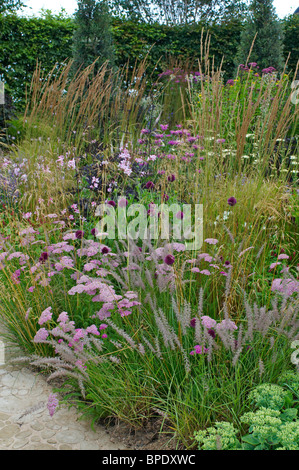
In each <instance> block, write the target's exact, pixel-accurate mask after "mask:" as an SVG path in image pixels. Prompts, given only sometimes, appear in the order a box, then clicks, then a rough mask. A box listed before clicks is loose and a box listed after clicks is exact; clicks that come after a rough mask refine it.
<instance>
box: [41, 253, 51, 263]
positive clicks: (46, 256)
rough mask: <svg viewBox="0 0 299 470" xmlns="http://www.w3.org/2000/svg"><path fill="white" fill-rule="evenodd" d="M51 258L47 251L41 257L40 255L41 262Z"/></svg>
mask: <svg viewBox="0 0 299 470" xmlns="http://www.w3.org/2000/svg"><path fill="white" fill-rule="evenodd" d="M48 258H49V255H48V253H47V252H46V251H44V252H43V253H42V254H41V255H40V257H39V261H40V263H44V262H45V261H47V259H48Z"/></svg>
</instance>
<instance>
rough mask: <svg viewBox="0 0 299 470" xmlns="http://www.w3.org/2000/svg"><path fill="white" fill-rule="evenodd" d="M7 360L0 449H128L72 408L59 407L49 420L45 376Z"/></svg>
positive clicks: (0, 378) (0, 374)
mask: <svg viewBox="0 0 299 470" xmlns="http://www.w3.org/2000/svg"><path fill="white" fill-rule="evenodd" d="M0 340H2V341H3V337H1V335H0ZM5 352H6V356H9V357H11V356H12V355H13V354H7V351H6V350H5ZM9 357H6V358H5V363H4V364H2V365H1V364H0V450H118V449H120V450H125V449H128V448H127V447H126V446H125V445H124V444H123V443H119V442H116V441H115V440H114V439H113V438H112V437H110V435H109V433H108V431H107V430H106V429H105V428H104V427H103V426H96V427H95V429H96V431H93V430H92V429H91V427H90V423H89V422H87V421H83V420H81V419H80V420H79V417H78V414H77V412H76V409H75V408H71V409H69V408H68V407H67V406H63V405H62V406H59V408H58V409H57V410H56V412H55V413H54V415H53V416H52V417H51V416H50V415H49V411H48V408H47V403H48V397H49V395H50V393H53V392H52V388H51V386H50V385H49V384H48V383H47V381H46V379H45V377H43V376H42V375H39V374H38V373H35V372H33V371H32V370H31V369H29V368H27V367H23V366H20V365H16V364H10V363H9Z"/></svg>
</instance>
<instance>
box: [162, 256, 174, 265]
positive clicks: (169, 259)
mask: <svg viewBox="0 0 299 470" xmlns="http://www.w3.org/2000/svg"><path fill="white" fill-rule="evenodd" d="M174 261H175V258H174V256H173V255H170V254H169V255H166V256H165V258H164V263H165V264H167V265H168V266H171V265H172V264H173V263H174Z"/></svg>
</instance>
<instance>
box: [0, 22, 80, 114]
mask: <svg viewBox="0 0 299 470" xmlns="http://www.w3.org/2000/svg"><path fill="white" fill-rule="evenodd" d="M73 29H74V24H73V20H72V19H70V18H61V17H60V16H54V15H53V16H52V15H51V16H50V15H48V16H46V17H42V18H22V17H19V16H16V15H9V16H5V17H4V16H0V79H1V78H2V79H4V81H5V86H6V87H8V89H9V90H11V94H12V96H13V99H14V101H15V103H16V104H18V105H19V106H21V105H23V104H24V101H25V96H26V91H27V92H28V90H29V88H30V83H31V78H32V74H33V72H34V70H35V68H36V64H37V61H38V62H39V63H41V64H42V67H43V70H44V71H45V72H49V71H50V70H51V69H52V68H53V67H54V66H55V65H56V64H62V63H63V62H64V61H65V60H66V59H68V58H69V57H71V47H72V33H73Z"/></svg>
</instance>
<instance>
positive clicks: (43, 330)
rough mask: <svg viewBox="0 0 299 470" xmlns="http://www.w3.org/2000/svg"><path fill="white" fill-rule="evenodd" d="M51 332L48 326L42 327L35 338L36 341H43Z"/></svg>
mask: <svg viewBox="0 0 299 470" xmlns="http://www.w3.org/2000/svg"><path fill="white" fill-rule="evenodd" d="M48 336H49V333H48V331H47V330H46V328H40V329H39V330H38V331H37V333H36V335H35V336H34V338H33V342H34V343H43V342H44V341H46V339H47V338H48Z"/></svg>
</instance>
